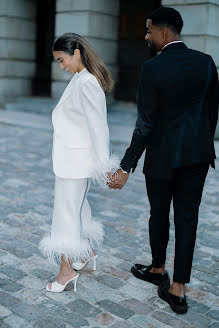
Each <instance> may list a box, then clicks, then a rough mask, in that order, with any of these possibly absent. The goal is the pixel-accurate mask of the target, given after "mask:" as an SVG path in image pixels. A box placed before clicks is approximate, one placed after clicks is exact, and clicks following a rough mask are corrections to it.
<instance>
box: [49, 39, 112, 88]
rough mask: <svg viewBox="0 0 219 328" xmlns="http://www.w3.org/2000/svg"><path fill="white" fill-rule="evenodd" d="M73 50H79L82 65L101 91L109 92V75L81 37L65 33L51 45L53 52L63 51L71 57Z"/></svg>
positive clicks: (110, 86)
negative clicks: (98, 84) (95, 79)
mask: <svg viewBox="0 0 219 328" xmlns="http://www.w3.org/2000/svg"><path fill="white" fill-rule="evenodd" d="M75 49H79V50H80V53H81V61H82V64H83V65H84V66H85V67H86V68H87V70H88V71H89V72H90V73H91V74H93V75H94V76H95V77H96V78H97V80H98V82H99V83H100V86H101V87H102V89H103V91H104V92H105V93H108V92H110V91H111V90H112V88H113V80H112V78H111V75H110V73H109V72H108V70H107V68H106V65H105V64H104V62H103V61H102V59H100V57H99V56H98V55H97V54H96V52H95V51H94V49H93V48H92V47H91V46H90V45H89V43H88V42H87V41H86V40H85V39H84V38H83V37H81V36H80V35H78V34H75V33H65V34H63V35H62V36H60V37H59V38H58V39H57V40H56V41H55V42H54V44H53V51H63V52H66V53H68V54H69V55H73V54H74V50H75Z"/></svg>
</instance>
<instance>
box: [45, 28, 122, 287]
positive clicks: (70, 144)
mask: <svg viewBox="0 0 219 328" xmlns="http://www.w3.org/2000/svg"><path fill="white" fill-rule="evenodd" d="M53 56H54V58H55V60H56V61H57V62H58V63H59V65H60V69H65V70H66V71H68V72H69V73H70V74H73V77H72V79H71V81H70V82H69V84H68V86H67V88H66V89H65V91H64V93H63V95H62V97H61V99H60V100H59V102H58V104H57V106H56V107H55V109H54V110H53V113H52V121H53V127H54V137H53V156H52V157H53V170H54V173H55V196H54V210H53V220H52V229H51V235H47V236H45V237H44V238H43V239H42V240H41V242H40V250H41V251H42V253H43V254H44V255H46V256H47V257H48V258H49V259H50V260H52V262H54V261H55V259H56V258H58V259H61V266H60V271H59V274H58V276H57V278H56V281H55V282H53V283H51V284H48V285H47V287H46V289H47V290H48V291H51V292H62V291H63V290H64V289H65V287H66V285H67V284H68V283H69V282H70V281H73V282H74V290H76V282H77V279H78V276H79V274H78V273H77V272H76V271H75V270H74V269H73V268H75V269H78V270H79V269H82V268H83V267H84V266H85V265H86V264H87V262H88V261H89V260H93V261H94V269H95V266H96V263H95V262H96V258H97V255H96V253H95V251H94V247H95V246H96V245H99V244H100V243H101V242H102V239H103V229H102V226H101V224H99V223H97V222H95V221H93V220H92V215H91V209H90V206H89V203H88V200H87V193H88V190H89V187H90V181H91V179H92V178H93V179H95V180H98V181H104V183H106V180H107V176H108V175H107V174H108V173H110V172H113V171H114V170H116V169H117V168H118V167H119V162H118V160H117V159H116V157H115V156H111V157H110V156H109V130H108V125H107V116H106V98H105V93H107V92H109V91H110V90H111V89H112V85H113V81H112V79H111V77H110V74H109V72H108V71H107V68H106V66H105V65H104V63H103V61H102V60H101V59H100V58H99V57H98V55H97V54H96V53H95V52H94V50H93V49H92V47H91V46H90V45H89V44H88V42H87V41H86V40H85V39H84V38H82V37H81V36H79V35H77V34H74V33H67V34H64V35H62V36H61V37H60V38H58V39H57V40H56V41H55V43H54V45H53ZM72 264H73V268H72Z"/></svg>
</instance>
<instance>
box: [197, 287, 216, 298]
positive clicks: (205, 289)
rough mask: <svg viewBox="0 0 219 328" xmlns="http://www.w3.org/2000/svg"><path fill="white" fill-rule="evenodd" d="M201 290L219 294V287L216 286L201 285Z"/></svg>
mask: <svg viewBox="0 0 219 328" xmlns="http://www.w3.org/2000/svg"><path fill="white" fill-rule="evenodd" d="M200 290H203V291H204V292H207V293H212V294H214V295H215V296H219V288H217V287H216V286H215V287H213V286H210V285H208V286H200Z"/></svg>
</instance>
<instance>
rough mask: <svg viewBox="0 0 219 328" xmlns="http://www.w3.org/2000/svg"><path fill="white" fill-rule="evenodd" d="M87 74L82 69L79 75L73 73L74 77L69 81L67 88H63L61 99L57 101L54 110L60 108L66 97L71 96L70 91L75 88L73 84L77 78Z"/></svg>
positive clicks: (85, 70)
mask: <svg viewBox="0 0 219 328" xmlns="http://www.w3.org/2000/svg"><path fill="white" fill-rule="evenodd" d="M85 73H87V69H86V68H84V69H83V70H82V71H81V72H80V73H75V74H74V76H73V77H72V78H71V80H70V81H69V83H68V85H67V87H66V88H65V90H64V92H63V94H62V96H61V98H60V99H59V102H58V104H57V105H56V108H57V107H58V106H60V105H61V104H62V103H63V102H64V101H65V100H66V99H67V98H68V96H69V95H70V94H71V92H72V90H73V89H74V87H75V82H76V81H77V79H78V78H80V77H81V75H83V74H85Z"/></svg>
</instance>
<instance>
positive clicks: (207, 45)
mask: <svg viewBox="0 0 219 328" xmlns="http://www.w3.org/2000/svg"><path fill="white" fill-rule="evenodd" d="M162 4H163V5H165V6H169V7H173V8H175V9H176V10H178V11H179V12H180V14H181V15H182V17H183V20H184V27H183V30H182V40H183V41H184V42H185V43H186V45H187V46H188V47H190V48H193V49H196V50H199V51H203V52H205V53H207V54H209V55H211V56H212V58H213V59H214V62H215V64H216V66H217V69H218V72H219V0H163V1H162ZM215 138H216V139H219V123H218V125H217V130H216V135H215Z"/></svg>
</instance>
